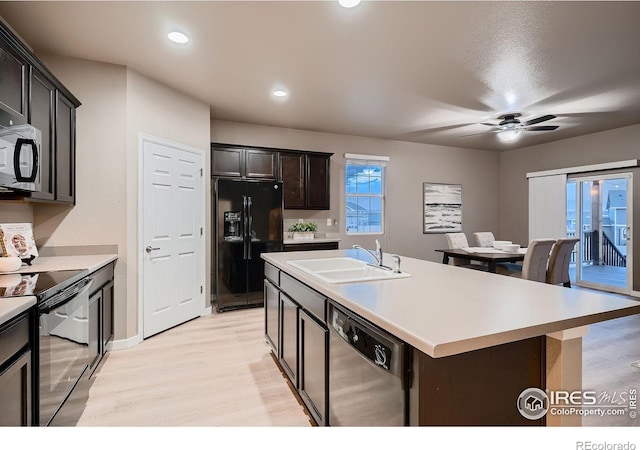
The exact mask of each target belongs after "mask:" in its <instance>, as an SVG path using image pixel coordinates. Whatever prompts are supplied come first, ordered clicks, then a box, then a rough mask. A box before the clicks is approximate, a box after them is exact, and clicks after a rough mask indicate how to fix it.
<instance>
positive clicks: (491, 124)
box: [479, 122, 496, 127]
mask: <svg viewBox="0 0 640 450" xmlns="http://www.w3.org/2000/svg"><path fill="white" fill-rule="evenodd" d="M479 125H486V126H488V127H495V126H496V124H495V123H486V122H482V123H480V124H479Z"/></svg>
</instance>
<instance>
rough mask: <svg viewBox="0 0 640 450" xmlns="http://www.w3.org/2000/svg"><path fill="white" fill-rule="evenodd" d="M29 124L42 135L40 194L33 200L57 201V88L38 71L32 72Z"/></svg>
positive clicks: (33, 196) (32, 197)
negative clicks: (55, 128) (55, 140)
mask: <svg viewBox="0 0 640 450" xmlns="http://www.w3.org/2000/svg"><path fill="white" fill-rule="evenodd" d="M29 86H30V94H29V98H30V102H31V103H30V108H29V123H31V124H32V125H33V126H34V127H36V128H37V129H39V130H40V132H41V133H42V147H41V151H40V183H41V188H40V192H34V193H33V194H31V199H33V200H36V199H37V200H55V194H56V191H55V161H56V158H55V152H54V148H55V145H54V144H55V142H54V139H55V133H54V126H55V116H54V115H55V107H56V88H55V87H54V86H53V84H52V83H51V82H49V81H48V80H47V79H46V77H44V76H43V75H42V74H41V73H40V72H38V71H37V70H35V69H34V70H32V71H31V78H30V83H29Z"/></svg>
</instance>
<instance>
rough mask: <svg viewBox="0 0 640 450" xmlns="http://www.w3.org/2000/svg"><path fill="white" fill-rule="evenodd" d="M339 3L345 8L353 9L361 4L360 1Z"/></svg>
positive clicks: (339, 1)
mask: <svg viewBox="0 0 640 450" xmlns="http://www.w3.org/2000/svg"><path fill="white" fill-rule="evenodd" d="M338 3H339V4H340V6H342V7H343V8H353V7H354V6H358V5H359V4H360V0H338Z"/></svg>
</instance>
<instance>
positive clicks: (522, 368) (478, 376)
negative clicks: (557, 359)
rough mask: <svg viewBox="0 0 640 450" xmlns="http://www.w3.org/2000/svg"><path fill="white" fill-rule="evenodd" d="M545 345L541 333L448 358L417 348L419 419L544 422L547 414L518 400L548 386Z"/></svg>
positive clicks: (443, 423) (432, 422)
mask: <svg viewBox="0 0 640 450" xmlns="http://www.w3.org/2000/svg"><path fill="white" fill-rule="evenodd" d="M545 345H546V341H545V337H544V336H538V337H535V338H530V339H525V340H521V341H516V342H511V343H508V344H502V345H498V346H494V347H488V348H484V349H480V350H475V351H471V352H467V353H461V354H458V355H453V356H447V357H443V358H432V357H430V356H428V355H425V354H424V353H422V352H420V351H417V350H415V349H414V353H415V355H414V357H415V358H417V361H416V362H417V367H418V368H417V370H418V373H417V374H416V375H417V378H418V379H417V380H416V381H417V384H415V385H414V387H413V388H414V389H416V388H417V389H419V394H418V396H417V403H418V405H415V404H413V405H412V409H413V408H417V415H418V419H417V420H418V425H435V426H449V425H461V426H478V425H479V426H489V425H516V426H532V425H533V426H544V425H545V423H546V422H545V420H544V417H543V418H542V419H538V420H529V419H526V418H525V417H523V416H522V415H521V414H520V413H519V412H518V410H517V408H516V402H517V399H518V397H519V396H520V394H521V393H522V391H524V390H525V389H527V388H539V389H541V390H543V391H544V389H545V384H546V376H545V373H546V372H545V371H546V364H545V357H546V353H545ZM412 398H416V397H415V396H413V397H412Z"/></svg>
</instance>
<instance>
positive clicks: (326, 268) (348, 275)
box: [287, 257, 411, 283]
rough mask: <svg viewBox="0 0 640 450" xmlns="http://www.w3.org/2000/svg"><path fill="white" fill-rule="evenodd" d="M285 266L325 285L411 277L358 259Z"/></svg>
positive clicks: (310, 261) (314, 260) (345, 258)
mask: <svg viewBox="0 0 640 450" xmlns="http://www.w3.org/2000/svg"><path fill="white" fill-rule="evenodd" d="M287 264H289V265H290V266H293V267H295V268H297V269H300V270H303V271H305V272H307V273H308V274H310V275H313V276H314V277H317V278H319V279H321V280H323V281H326V282H327V283H357V282H362V281H375V280H395V279H397V278H407V277H410V276H411V274H409V273H407V272H400V273H395V272H393V271H392V270H386V269H382V268H379V267H376V266H372V265H370V264H367V263H366V262H364V261H360V260H359V259H354V258H348V257H340V258H321V259H299V260H294V261H287Z"/></svg>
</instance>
